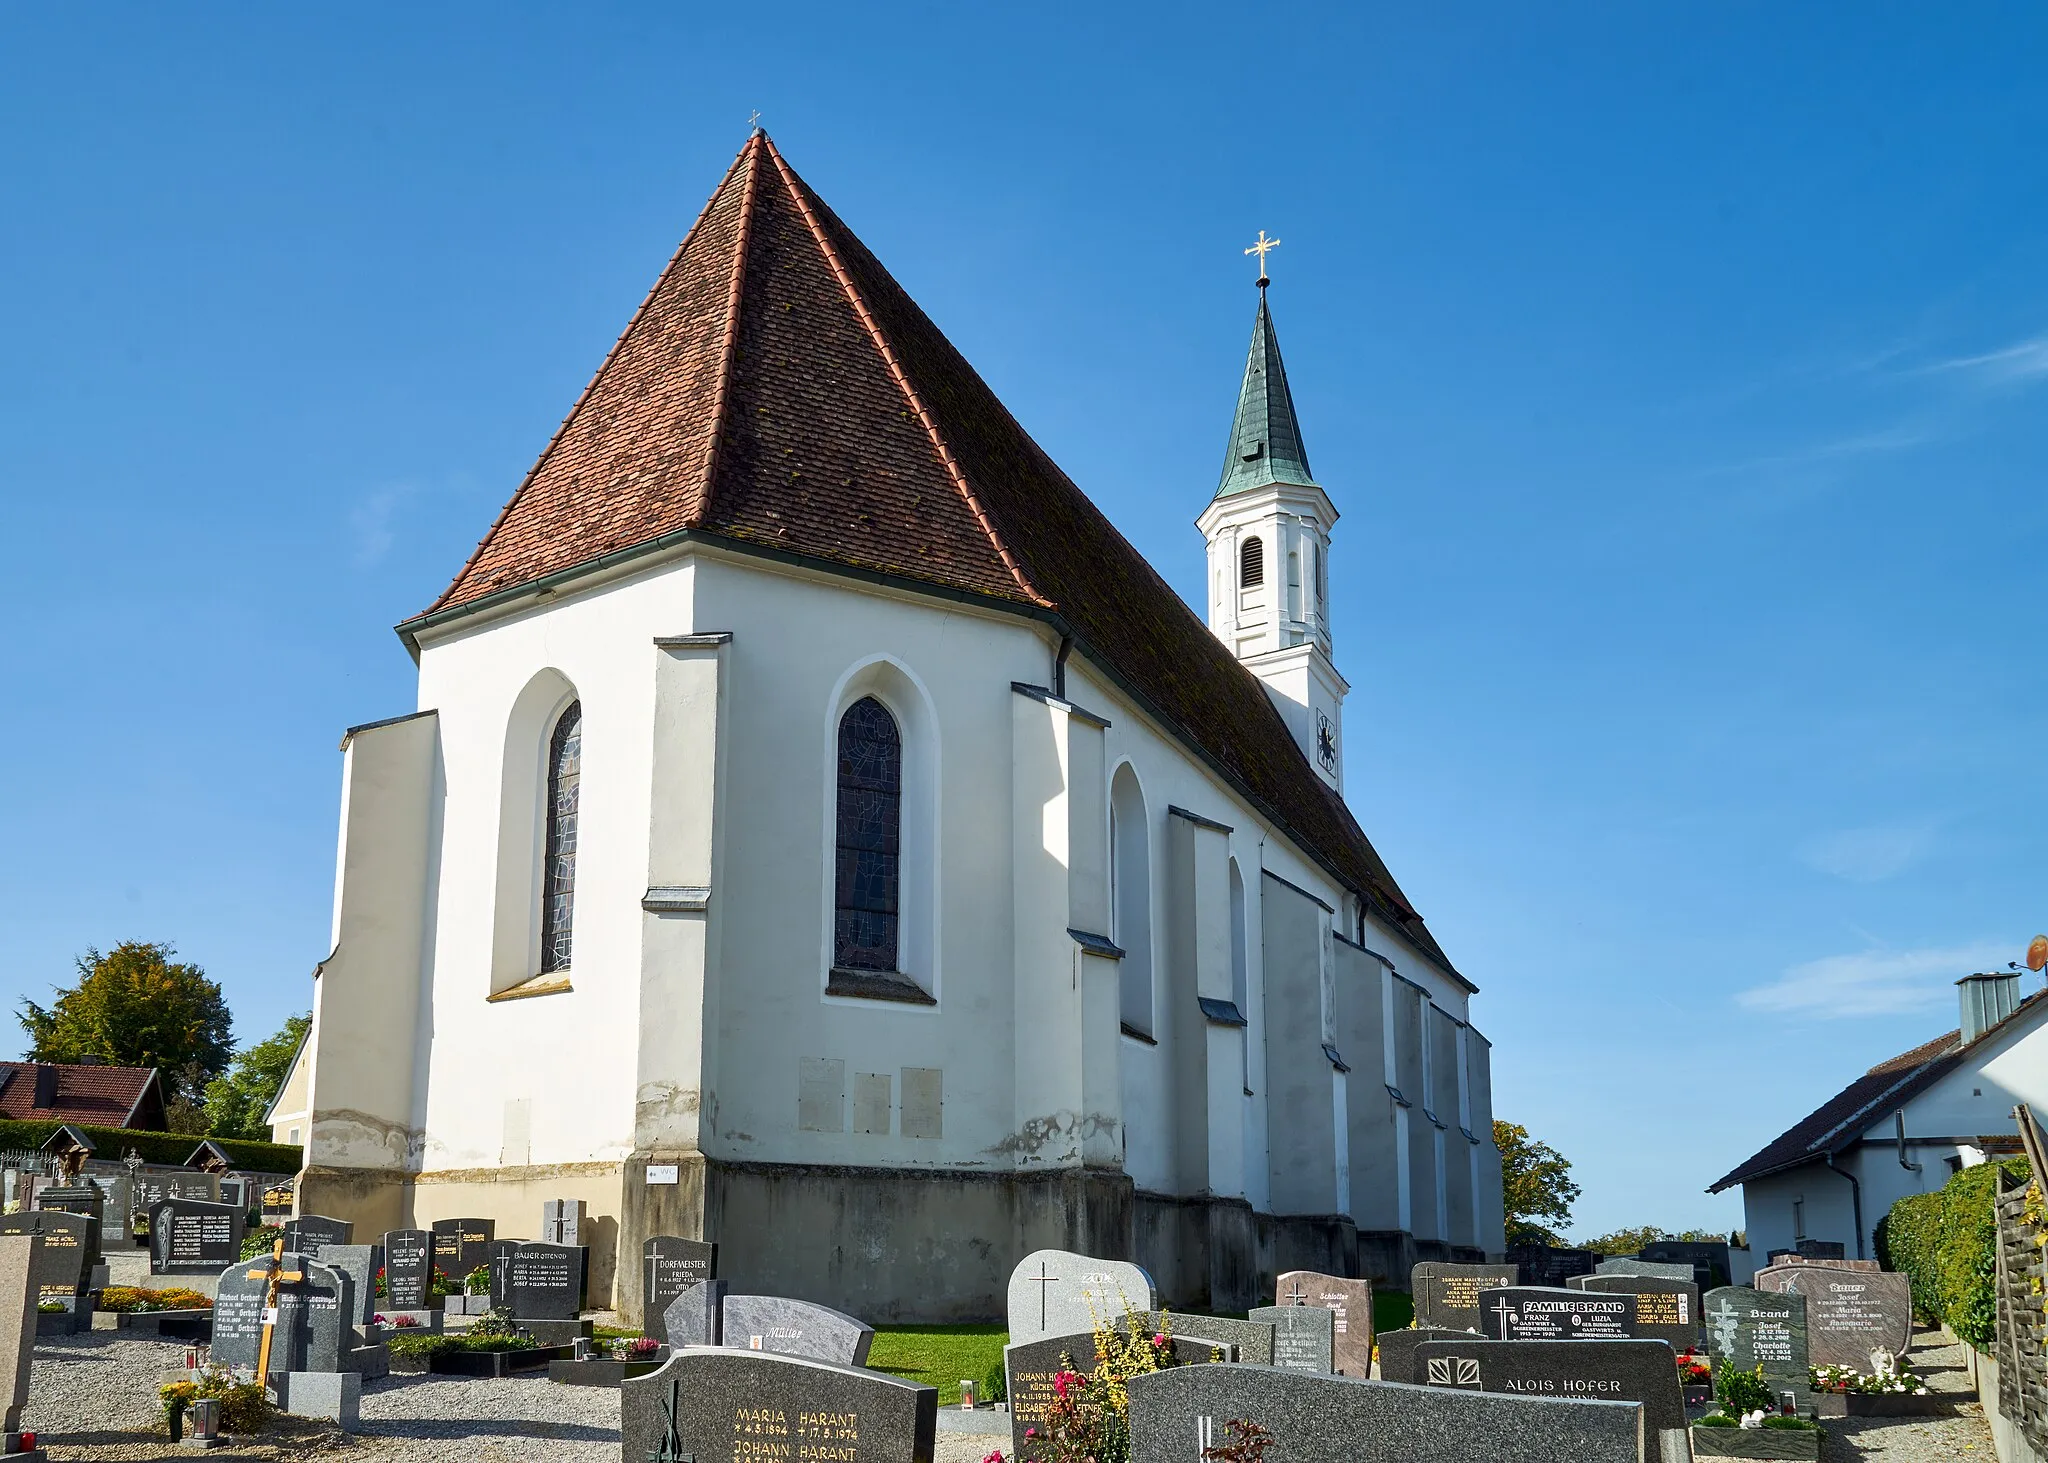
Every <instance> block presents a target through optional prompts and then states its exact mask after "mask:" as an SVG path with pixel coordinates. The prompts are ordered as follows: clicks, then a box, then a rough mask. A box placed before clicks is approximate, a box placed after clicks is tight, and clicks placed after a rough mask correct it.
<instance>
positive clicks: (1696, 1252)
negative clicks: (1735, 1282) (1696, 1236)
mask: <svg viewBox="0 0 2048 1463" xmlns="http://www.w3.org/2000/svg"><path fill="white" fill-rule="evenodd" d="M1636 1258H1637V1259H1639V1260H1658V1261H1662V1262H1664V1263H1666V1264H1669V1263H1672V1262H1674V1261H1676V1262H1679V1263H1683V1264H1687V1265H1690V1266H1692V1271H1693V1274H1692V1283H1693V1284H1694V1285H1697V1286H1698V1287H1699V1288H1700V1293H1701V1294H1702V1295H1704V1294H1705V1293H1706V1292H1708V1291H1710V1290H1712V1289H1713V1288H1714V1287H1715V1286H1717V1285H1726V1284H1727V1283H1728V1282H1729V1281H1730V1280H1732V1279H1733V1278H1734V1276H1735V1269H1734V1261H1733V1259H1732V1258H1731V1256H1730V1254H1729V1250H1728V1241H1726V1240H1689V1239H1660V1240H1653V1241H1652V1242H1651V1243H1649V1244H1646V1245H1644V1246H1643V1250H1642V1253H1641V1254H1639V1255H1637V1256H1636Z"/></svg>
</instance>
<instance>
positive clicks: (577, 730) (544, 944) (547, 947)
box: [540, 701, 583, 973]
mask: <svg viewBox="0 0 2048 1463" xmlns="http://www.w3.org/2000/svg"><path fill="white" fill-rule="evenodd" d="M582 781H583V703H582V702H580V701H572V702H570V703H569V709H568V710H567V711H564V712H563V713H562V717H561V720H559V721H557V722H556V723H555V734H554V736H553V737H552V738H550V739H549V741H548V851H547V861H546V862H545V863H544V864H543V865H542V866H541V905H540V968H541V970H542V972H543V973H545V972H547V971H551V970H567V969H568V968H569V949H570V945H571V943H572V939H573V936H574V934H575V930H576V924H575V914H576V807H577V799H578V794H579V792H580V791H581V784H582Z"/></svg>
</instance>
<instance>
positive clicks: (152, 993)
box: [20, 940, 234, 1102]
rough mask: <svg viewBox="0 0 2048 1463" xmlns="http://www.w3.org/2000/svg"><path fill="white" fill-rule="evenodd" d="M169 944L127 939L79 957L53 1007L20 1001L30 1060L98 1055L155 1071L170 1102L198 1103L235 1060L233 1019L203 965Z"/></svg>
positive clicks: (115, 1064) (22, 1025)
mask: <svg viewBox="0 0 2048 1463" xmlns="http://www.w3.org/2000/svg"><path fill="white" fill-rule="evenodd" d="M176 954H177V951H175V950H173V949H172V948H171V947H170V946H169V945H167V944H150V943H147V942H145V941H142V940H124V941H123V942H122V943H120V944H118V945H116V946H115V947H114V948H113V949H111V950H109V951H107V952H106V953H105V954H104V955H102V954H101V953H100V952H99V951H98V950H87V951H86V952H85V954H83V955H81V956H80V957H79V958H78V984H77V985H74V986H71V987H68V988H66V987H63V986H58V987H56V988H55V989H56V991H57V999H56V1001H55V1002H53V1003H52V1004H51V1005H49V1006H38V1005H37V1004H36V1003H35V1002H34V1001H29V1000H24V1001H23V1002H22V1003H21V1011H20V1019H21V1028H22V1030H23V1031H25V1032H27V1033H28V1040H29V1051H28V1056H29V1060H30V1061H33V1062H75V1061H77V1060H79V1059H80V1058H81V1057H98V1058H100V1059H101V1060H102V1061H104V1062H108V1063H111V1064H112V1065H114V1066H120V1067H155V1068H157V1069H158V1070H159V1071H160V1072H162V1073H163V1080H164V1082H165V1084H166V1086H167V1088H168V1089H169V1090H168V1091H167V1092H166V1094H165V1095H166V1097H167V1098H168V1099H169V1100H171V1101H173V1102H175V1101H176V1100H177V1099H178V1098H179V1097H184V1098H186V1099H187V1100H188V1101H190V1100H192V1099H194V1098H196V1096H197V1095H198V1091H199V1089H201V1088H203V1087H204V1085H205V1082H206V1080H207V1079H208V1078H211V1077H214V1076H217V1075H219V1073H220V1072H221V1070H222V1069H223V1068H225V1067H226V1066H227V1064H228V1058H229V1057H230V1056H231V1055H232V1054H233V1051H234V1047H233V1038H234V1018H233V1017H232V1016H230V1015H229V1014H228V1003H227V1000H226V998H225V997H223V996H222V995H221V992H220V987H219V986H218V985H216V984H215V983H214V982H212V981H210V980H208V979H207V978H206V972H205V971H204V970H202V969H201V968H200V967H199V966H197V965H190V964H186V963H183V962H179V961H174V960H173V959H172V957H173V956H174V955H176Z"/></svg>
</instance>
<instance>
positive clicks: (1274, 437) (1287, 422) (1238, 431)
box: [1216, 279, 1316, 498]
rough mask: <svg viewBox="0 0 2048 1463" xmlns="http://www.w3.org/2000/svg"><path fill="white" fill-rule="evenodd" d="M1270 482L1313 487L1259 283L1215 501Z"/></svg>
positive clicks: (1276, 341)
mask: <svg viewBox="0 0 2048 1463" xmlns="http://www.w3.org/2000/svg"><path fill="white" fill-rule="evenodd" d="M1268 483H1297V484H1300V485H1301V486H1303V487H1315V486H1316V480H1315V479H1314V478H1312V477H1310V476H1309V471H1308V449H1307V448H1305V447H1303V446H1302V444H1301V423H1300V422H1298V421H1296V420H1295V416H1294V397H1293V395H1292V394H1291V393H1290V392H1289V391H1288V390H1287V368H1286V367H1285V366H1283V365H1282V364H1281V363H1280V341H1279V339H1278V338H1277V337H1276V336H1275V335H1274V334H1273V316H1272V314H1271V312H1269V311H1268V310H1267V309H1266V282H1265V281H1264V280H1263V279H1262V280H1260V281H1259V314H1258V318H1257V319H1256V320H1254V321H1253V322H1252V349H1251V355H1250V356H1249V357H1248V358H1247V359H1246V360H1245V363H1244V385H1243V386H1242V387H1241V388H1239V390H1238V393H1237V420H1236V421H1234V422H1232V423H1231V424H1230V448H1229V450H1228V451H1227V452H1226V453H1225V454H1224V457H1223V481H1222V482H1221V483H1219V484H1217V487H1216V496H1217V497H1219V498H1227V497H1229V496H1230V495H1231V494H1232V493H1245V492H1249V491H1251V490H1252V489H1253V488H1263V487H1265V486H1266V485H1267V484H1268Z"/></svg>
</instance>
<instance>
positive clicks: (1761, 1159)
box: [1707, 991, 2048, 1194]
mask: <svg viewBox="0 0 2048 1463" xmlns="http://www.w3.org/2000/svg"><path fill="white" fill-rule="evenodd" d="M2041 999H2042V993H2041V992H2038V991H2037V992H2036V993H2035V994H2033V995H2031V996H2028V997H2027V998H2026V999H2025V1000H2024V1001H2022V1002H2020V1005H2019V1009H2018V1010H2016V1011H2014V1012H2013V1013H2012V1014H2011V1015H2010V1016H2008V1017H2006V1018H2005V1020H2003V1021H2001V1022H1999V1023H1998V1024H1997V1025H1996V1026H1992V1027H1990V1028H1989V1029H1987V1030H1985V1031H1983V1032H1981V1033H1980V1034H1979V1035H1978V1036H1977V1038H1976V1040H1975V1041H1972V1042H1971V1043H1970V1047H1976V1046H1980V1045H1982V1043H1983V1042H1984V1041H1986V1040H1987V1039H1989V1038H1990V1037H1992V1036H1993V1035H1995V1034H1997V1033H1999V1032H2002V1031H2004V1030H2005V1029H2006V1028H2007V1027H2008V1026H2010V1025H2011V1024H2012V1023H2013V1022H2015V1021H2019V1020H2021V1019H2031V1018H2032V1017H2034V1016H2038V1015H2040V1014H2042V1013H2043V1012H2044V1011H2048V1006H2043V1005H2041V1004H2040V1002H2041ZM1962 1036H1963V1033H1962V1031H1961V1030H1960V1029H1957V1030H1955V1031H1950V1032H1947V1033H1945V1034H1943V1035H1941V1036H1937V1037H1935V1038H1934V1040H1932V1041H1930V1042H1924V1043H1922V1044H1921V1045H1919V1046H1916V1047H1914V1048H1913V1049H1912V1050H1911V1051H1907V1052H1900V1053H1899V1054H1898V1055H1897V1056H1895V1057H1892V1058H1891V1059H1889V1060H1888V1061H1882V1062H1879V1063H1878V1064H1877V1065H1876V1066H1874V1067H1872V1068H1871V1069H1870V1070H1869V1071H1868V1072H1865V1073H1864V1074H1863V1075H1862V1076H1860V1077H1858V1078H1857V1079H1856V1080H1855V1081H1853V1082H1851V1083H1850V1084H1849V1085H1848V1086H1847V1087H1844V1088H1843V1089H1842V1090H1841V1091H1840V1092H1837V1093H1836V1094H1835V1095H1834V1096H1833V1097H1830V1098H1829V1099H1828V1100H1827V1101H1826V1102H1824V1103H1822V1104H1821V1105H1820V1106H1819V1107H1817V1108H1815V1109H1814V1110H1813V1111H1812V1112H1810V1113H1808V1114H1807V1115H1806V1116H1805V1117H1803V1118H1801V1119H1800V1120H1799V1121H1798V1122H1796V1123H1794V1124H1793V1125H1792V1126H1791V1127H1789V1128H1787V1129H1786V1130H1785V1131H1784V1132H1782V1133H1780V1134H1779V1135H1778V1136H1777V1137H1775V1138H1773V1139H1772V1140H1771V1141H1770V1142H1768V1143H1766V1144H1765V1145H1764V1146H1763V1147H1762V1148H1760V1149H1758V1150H1757V1151H1756V1152H1755V1153H1753V1154H1751V1155H1750V1156H1749V1157H1748V1158H1746V1159H1744V1160H1743V1161H1742V1162H1741V1163H1739V1164H1737V1165H1736V1166H1735V1167H1734V1168H1732V1169H1730V1170H1729V1171H1728V1172H1727V1173H1725V1174H1723V1175H1722V1176H1721V1177H1720V1178H1718V1179H1716V1180H1715V1181H1714V1184H1713V1186H1712V1187H1710V1188H1709V1189H1708V1190H1707V1192H1708V1193H1710V1194H1718V1193H1720V1192H1721V1191H1722V1190H1723V1189H1726V1188H1731V1187H1733V1186H1734V1185H1736V1184H1742V1183H1747V1182H1749V1181H1750V1180H1751V1179H1759V1178H1764V1177H1766V1176H1768V1175H1770V1174H1774V1173H1778V1172H1780V1171H1782V1170H1784V1169H1788V1168H1797V1167H1798V1166H1799V1165H1800V1164H1802V1163H1811V1162H1814V1161H1816V1160H1819V1159H1822V1158H1824V1157H1825V1156H1826V1155H1828V1154H1831V1153H1840V1152H1842V1151H1843V1150H1844V1149H1846V1148H1848V1147H1849V1146H1850V1145H1851V1144H1853V1143H1855V1142H1856V1141H1857V1140H1858V1139H1859V1138H1861V1137H1862V1136H1863V1135H1864V1134H1865V1133H1866V1132H1868V1131H1869V1130H1870V1127H1871V1125H1872V1124H1873V1123H1877V1122H1880V1121H1883V1120H1884V1119H1886V1118H1888V1117H1889V1116H1890V1114H1891V1113H1893V1112H1894V1111H1896V1110H1897V1109H1898V1108H1900V1107H1903V1106H1904V1105H1905V1104H1906V1103H1907V1102H1908V1101H1910V1100H1911V1099H1912V1098H1913V1097H1914V1096H1915V1095H1916V1094H1918V1093H1921V1092H1924V1091H1926V1090H1927V1088H1929V1087H1931V1086H1932V1085H1934V1083H1936V1082H1938V1081H1940V1080H1941V1079H1942V1078H1943V1077H1946V1076H1947V1075H1948V1074H1949V1073H1950V1072H1953V1071H1954V1070H1955V1069H1956V1068H1957V1067H1958V1066H1959V1065H1961V1063H1962V1059H1963V1054H1964V1052H1965V1051H1966V1050H1968V1048H1966V1047H1965V1046H1964V1045H1963V1040H1962Z"/></svg>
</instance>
